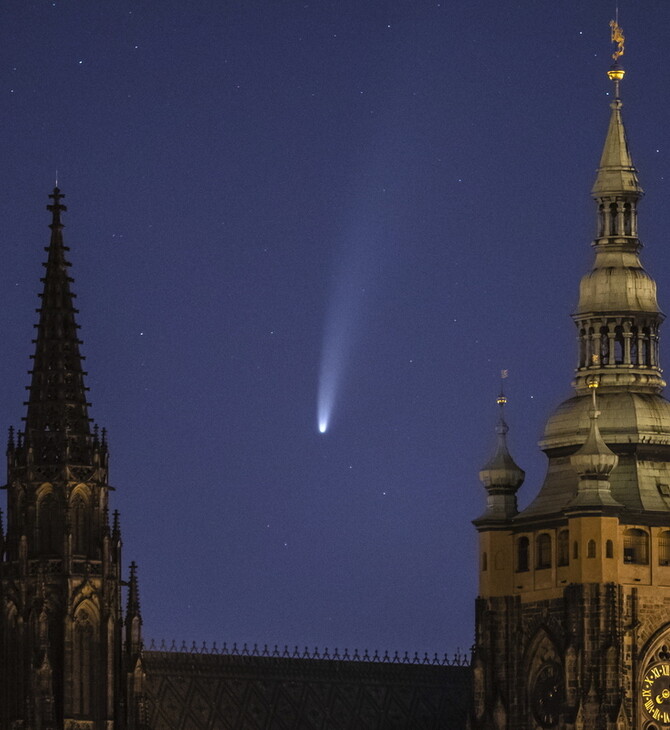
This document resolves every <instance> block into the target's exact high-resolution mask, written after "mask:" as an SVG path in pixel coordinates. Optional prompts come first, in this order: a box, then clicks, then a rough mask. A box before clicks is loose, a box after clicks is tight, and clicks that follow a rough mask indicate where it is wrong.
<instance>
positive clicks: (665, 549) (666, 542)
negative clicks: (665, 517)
mask: <svg viewBox="0 0 670 730" xmlns="http://www.w3.org/2000/svg"><path fill="white" fill-rule="evenodd" d="M658 564H659V565H670V530H663V532H662V533H661V534H660V535H659V536H658Z"/></svg>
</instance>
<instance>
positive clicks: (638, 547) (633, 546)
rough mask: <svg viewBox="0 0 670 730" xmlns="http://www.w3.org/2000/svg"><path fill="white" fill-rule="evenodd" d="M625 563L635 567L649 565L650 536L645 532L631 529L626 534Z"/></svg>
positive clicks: (624, 542)
mask: <svg viewBox="0 0 670 730" xmlns="http://www.w3.org/2000/svg"><path fill="white" fill-rule="evenodd" d="M623 561H624V563H631V564H634V565H647V564H648V563H649V536H648V535H647V533H646V532H645V531H644V530H639V529H637V528H631V529H630V530H626V532H624V536H623Z"/></svg>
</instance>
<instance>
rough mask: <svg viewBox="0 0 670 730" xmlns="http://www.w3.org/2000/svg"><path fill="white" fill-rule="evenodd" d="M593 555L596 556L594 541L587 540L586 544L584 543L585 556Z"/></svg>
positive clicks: (591, 556)
mask: <svg viewBox="0 0 670 730" xmlns="http://www.w3.org/2000/svg"><path fill="white" fill-rule="evenodd" d="M595 556H596V541H595V540H589V541H588V544H587V545H586V557H587V558H595Z"/></svg>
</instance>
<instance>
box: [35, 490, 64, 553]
mask: <svg viewBox="0 0 670 730" xmlns="http://www.w3.org/2000/svg"><path fill="white" fill-rule="evenodd" d="M61 522H62V519H61V510H60V505H59V504H58V501H57V500H56V498H55V497H54V495H53V494H51V493H49V494H45V495H44V497H42V498H41V499H40V501H39V504H38V505H37V534H38V538H37V543H38V545H39V550H40V552H41V553H42V554H43V555H58V554H60V552H61V549H62V531H61Z"/></svg>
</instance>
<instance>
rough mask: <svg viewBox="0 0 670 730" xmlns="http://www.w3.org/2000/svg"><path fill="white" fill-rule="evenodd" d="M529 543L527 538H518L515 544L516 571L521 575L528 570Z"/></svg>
mask: <svg viewBox="0 0 670 730" xmlns="http://www.w3.org/2000/svg"><path fill="white" fill-rule="evenodd" d="M529 548H530V542H529V540H528V538H527V537H520V538H519V539H518V540H517V543H516V570H517V572H518V573H523V572H525V571H526V570H528V564H529V563H528V553H529V552H530V550H529Z"/></svg>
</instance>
